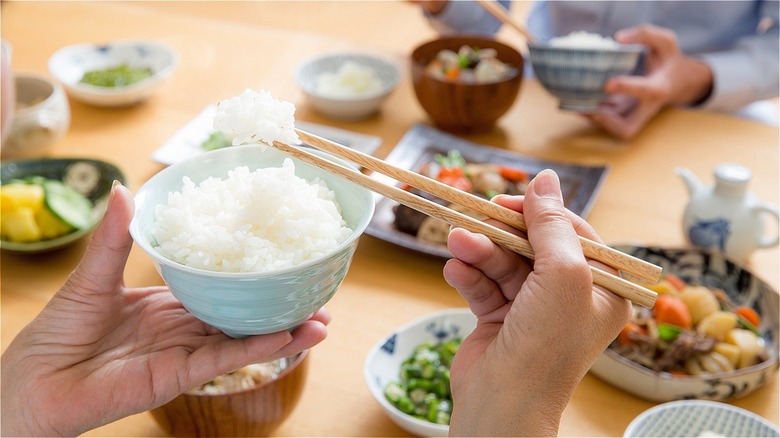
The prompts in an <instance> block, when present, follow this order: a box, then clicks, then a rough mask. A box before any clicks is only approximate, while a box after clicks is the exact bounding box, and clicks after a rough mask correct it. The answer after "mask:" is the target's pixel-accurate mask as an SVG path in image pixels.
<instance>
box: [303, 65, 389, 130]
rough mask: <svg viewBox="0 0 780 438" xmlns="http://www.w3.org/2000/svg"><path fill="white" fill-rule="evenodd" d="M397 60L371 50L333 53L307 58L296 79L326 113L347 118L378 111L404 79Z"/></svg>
mask: <svg viewBox="0 0 780 438" xmlns="http://www.w3.org/2000/svg"><path fill="white" fill-rule="evenodd" d="M400 76H401V74H400V70H399V69H398V67H397V66H396V65H395V63H393V62H391V61H389V60H387V59H385V58H382V57H379V56H376V55H371V54H367V53H332V54H326V55H322V56H318V57H315V58H312V59H309V60H307V61H304V62H303V63H302V64H301V65H300V66H299V67H298V69H297V70H296V72H295V81H296V83H297V84H298V86H299V87H300V89H301V90H302V91H303V94H304V95H305V96H306V99H307V100H308V101H309V103H310V104H311V105H312V106H313V107H314V109H316V110H317V111H319V112H321V113H322V114H324V115H326V116H328V117H330V118H332V119H335V120H344V121H355V120H361V119H365V118H366V117H369V116H371V115H372V114H374V113H376V112H377V111H378V110H379V108H380V107H381V105H382V103H383V102H384V101H385V99H387V97H388V96H389V95H390V93H392V92H393V90H394V89H395V87H396V86H397V85H398V81H399V80H400Z"/></svg>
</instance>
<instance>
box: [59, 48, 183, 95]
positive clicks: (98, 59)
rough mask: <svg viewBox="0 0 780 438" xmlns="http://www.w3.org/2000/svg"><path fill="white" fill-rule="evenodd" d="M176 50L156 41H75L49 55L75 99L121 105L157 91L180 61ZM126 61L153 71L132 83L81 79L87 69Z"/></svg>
mask: <svg viewBox="0 0 780 438" xmlns="http://www.w3.org/2000/svg"><path fill="white" fill-rule="evenodd" d="M178 62H179V57H178V55H177V54H176V52H175V51H174V50H173V49H172V48H170V47H168V46H167V45H165V44H162V43H159V42H156V41H144V40H137V41H133V40H127V41H114V42H110V43H106V44H90V43H85V44H75V45H72V46H67V47H63V48H62V49H60V50H58V51H56V52H55V53H54V54H53V55H52V56H51V58H49V72H51V74H52V75H53V76H54V77H55V78H57V80H59V81H60V83H62V85H63V86H64V87H65V90H66V91H67V92H68V94H69V95H70V96H71V97H73V98H74V99H77V100H80V101H82V102H84V103H87V104H90V105H95V106H106V107H118V106H128V105H133V104H137V103H140V102H142V101H144V100H146V99H148V98H149V97H150V96H151V95H152V94H154V93H155V92H157V91H158V90H159V89H160V87H161V86H162V85H163V83H164V82H165V81H166V80H167V79H168V78H169V77H170V76H171V74H172V73H173V71H174V70H175V68H176V66H177V65H178ZM123 64H126V65H128V66H130V67H135V68H150V69H151V70H152V75H151V76H150V77H148V78H146V79H143V80H141V81H138V82H135V83H132V84H130V85H125V86H119V87H101V86H96V85H90V84H85V83H82V82H80V81H81V78H82V77H83V76H84V73H87V72H89V71H94V70H101V69H106V68H112V67H117V66H120V65H123Z"/></svg>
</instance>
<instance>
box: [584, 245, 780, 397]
mask: <svg viewBox="0 0 780 438" xmlns="http://www.w3.org/2000/svg"><path fill="white" fill-rule="evenodd" d="M614 248H616V249H617V250H619V251H622V252H625V253H627V254H631V255H633V256H635V257H637V258H640V259H642V260H647V261H649V262H650V263H653V264H656V265H659V266H661V267H662V268H663V271H664V272H665V273H672V274H675V275H676V276H678V277H679V278H681V279H682V280H684V281H686V282H687V283H689V284H700V285H704V286H708V287H712V288H718V289H722V290H723V291H724V292H725V293H726V295H728V297H729V299H730V300H731V302H732V303H734V304H735V305H736V306H750V307H752V308H753V309H756V311H757V312H758V314H759V316H760V317H761V323H760V325H759V326H758V327H757V328H758V331H759V332H760V333H761V337H762V339H763V342H764V343H765V345H766V348H767V351H768V353H769V359H768V360H766V361H764V362H761V363H759V364H756V365H753V366H750V367H747V368H740V369H736V370H734V371H729V372H724V373H717V374H705V375H700V376H676V375H672V374H670V373H666V372H656V371H653V370H651V369H649V368H646V367H644V366H642V365H640V364H638V363H636V362H634V361H632V360H630V359H627V358H625V357H623V356H621V355H619V354H618V353H616V352H615V351H613V350H612V349H609V348H608V349H607V350H605V351H604V353H602V354H601V356H599V358H598V359H597V360H596V362H595V363H594V364H593V366H592V367H591V369H590V372H591V373H593V375H595V376H597V377H599V378H600V379H601V380H604V381H605V382H607V383H610V384H612V385H614V386H616V387H618V388H620V389H622V390H624V391H626V392H628V393H630V394H633V395H635V396H637V397H640V398H643V399H646V400H651V401H656V402H668V401H674V400H684V399H704V400H718V401H727V400H734V399H737V398H740V397H744V396H746V395H748V394H750V393H751V392H753V391H755V390H756V389H758V388H761V387H762V386H764V385H766V384H767V383H769V382H771V381H772V380H774V379H775V378H776V375H777V371H778V350H779V348H778V342H779V341H778V339H780V322H778V321H779V320H780V317H779V316H778V312H779V311H780V304H779V300H778V293H777V292H776V291H775V290H773V289H772V287H771V286H769V285H768V284H767V283H765V282H764V281H762V280H761V279H760V278H758V277H756V276H755V275H753V274H752V273H751V272H749V271H748V270H747V269H745V268H744V267H742V266H740V265H738V264H737V263H736V262H733V261H731V260H729V259H727V258H726V257H724V256H723V255H722V254H720V253H717V252H707V251H704V250H699V249H694V248H660V247H644V246H631V245H617V246H614Z"/></svg>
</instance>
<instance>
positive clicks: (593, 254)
mask: <svg viewBox="0 0 780 438" xmlns="http://www.w3.org/2000/svg"><path fill="white" fill-rule="evenodd" d="M296 132H297V134H298V136H299V137H301V139H302V140H303V141H305V142H306V143H308V144H309V145H311V146H313V147H315V148H318V149H321V150H323V151H325V152H329V153H331V154H333V155H335V156H338V157H341V158H344V159H346V160H348V161H351V162H354V163H357V164H360V165H362V166H364V167H366V168H367V169H371V170H374V171H376V172H379V173H382V174H385V175H387V176H390V177H392V178H394V179H396V180H398V181H401V182H404V183H407V184H409V185H412V186H415V187H417V188H419V189H421V190H425V191H427V192H429V193H431V194H434V195H436V196H439V197H441V198H443V199H446V200H448V201H450V202H454V203H457V204H459V205H463V206H465V207H468V208H471V209H473V210H475V211H479V212H481V213H483V214H485V215H487V216H489V217H492V218H494V219H497V220H500V221H502V222H504V223H506V224H508V225H511V226H513V227H515V228H517V229H519V230H523V231H525V230H526V228H525V221H524V219H523V216H522V215H521V214H519V213H517V212H515V211H512V210H509V209H507V208H504V207H501V206H499V205H497V204H495V203H492V202H489V201H486V200H484V199H482V198H479V197H477V196H474V195H471V194H469V193H466V192H463V191H461V190H457V189H453V188H452V187H449V186H447V185H445V184H442V183H440V182H438V181H435V180H432V179H430V178H427V177H424V176H422V175H420V174H418V173H415V172H412V171H409V170H406V169H400V168H397V167H394V166H391V165H389V164H387V163H386V162H384V161H382V160H379V159H377V158H375V157H372V156H370V155H366V154H363V153H361V152H358V151H355V150H353V149H349V148H347V147H345V146H342V145H339V144H338V143H334V142H331V141H329V140H326V139H323V138H321V137H318V136H315V135H312V134H309V133H307V132H304V131H301V130H297V129H296ZM274 147H276V148H277V149H279V150H281V151H282V152H285V153H286V154H288V155H290V156H293V157H296V158H298V159H300V160H302V161H305V162H308V163H310V164H313V165H315V166H317V167H320V168H322V169H324V170H326V171H328V172H331V173H334V174H338V175H340V176H342V177H344V178H346V179H348V180H350V181H352V182H354V183H356V184H359V185H361V186H363V187H366V188H368V189H369V190H372V191H374V192H376V193H379V194H381V195H383V196H385V197H388V198H390V199H393V200H395V201H397V202H400V203H402V204H404V205H406V206H408V207H410V208H413V209H415V210H418V211H421V212H423V213H425V214H427V215H429V216H432V217H435V218H437V219H441V220H443V221H445V222H447V223H449V224H451V225H454V226H458V227H462V228H465V229H468V230H470V231H473V232H477V233H481V234H484V235H486V236H488V237H489V238H490V239H491V240H493V241H494V242H495V243H497V244H498V245H501V246H503V247H505V248H507V249H510V250H512V251H514V252H516V253H518V254H521V255H523V256H525V257H527V258H529V259H533V256H534V255H533V249H532V248H531V245H530V243H528V241H527V240H526V239H524V238H522V237H519V236H516V235H514V234H512V233H509V232H506V231H504V230H501V229H498V228H496V227H493V226H491V225H489V224H487V223H485V222H482V221H479V220H476V219H473V218H471V217H469V216H466V215H464V214H462V213H459V212H457V211H454V210H452V209H449V208H447V207H444V206H441V205H439V204H437V203H435V202H431V201H429V200H427V199H424V198H422V197H420V196H417V195H414V194H412V193H410V192H408V191H406V190H402V189H400V188H398V187H393V186H389V185H386V184H383V183H381V182H379V181H377V180H375V179H373V178H371V177H369V176H366V175H364V174H362V173H361V172H359V171H356V170H354V169H350V168H347V167H344V166H341V165H339V164H336V163H334V162H331V161H329V160H326V159H323V158H320V157H318V156H316V155H313V154H311V153H309V152H306V151H304V150H301V149H299V148H296V147H293V146H290V145H287V144H284V143H281V142H274ZM580 241H581V243H582V246H583V252H584V254H585V256H586V257H588V258H590V259H593V260H597V261H600V262H602V263H604V264H606V265H609V266H611V267H613V268H615V269H617V270H622V271H625V272H628V273H630V274H632V275H634V276H636V277H639V278H642V279H646V280H648V281H651V282H656V281H658V279H659V277H660V274H661V268H659V267H657V266H655V265H652V264H650V263H647V262H645V261H643V260H640V259H637V258H634V257H631V256H629V255H627V254H623V253H621V252H619V251H616V250H614V249H612V248H609V247H607V246H605V245H601V244H599V243H596V242H593V241H591V240H588V239H584V238H580ZM591 272H592V274H593V280H594V283H595V284H597V285H599V286H602V287H604V288H606V289H609V290H611V291H613V292H614V293H616V294H618V295H620V296H622V297H624V298H627V299H629V300H631V301H633V302H635V303H637V304H639V305H642V306H645V307H652V306H653V304H654V302H655V297H656V294H655V292H652V291H650V290H647V289H645V288H643V287H641V286H638V285H636V284H634V283H631V282H629V281H626V280H624V279H622V278H620V277H617V276H615V275H612V274H609V273H607V272H604V271H600V270H598V269H597V268H595V267H591Z"/></svg>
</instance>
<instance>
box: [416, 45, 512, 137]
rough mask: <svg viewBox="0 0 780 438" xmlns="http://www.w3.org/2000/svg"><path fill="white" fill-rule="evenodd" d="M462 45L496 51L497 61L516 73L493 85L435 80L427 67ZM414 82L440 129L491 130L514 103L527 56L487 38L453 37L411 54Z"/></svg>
mask: <svg viewBox="0 0 780 438" xmlns="http://www.w3.org/2000/svg"><path fill="white" fill-rule="evenodd" d="M462 46H470V47H473V48H480V49H484V48H492V49H495V50H496V51H497V58H498V59H499V60H500V61H502V62H504V63H505V64H508V65H510V66H511V67H513V68H514V69H515V71H516V74H514V75H511V76H510V77H508V78H506V79H504V80H501V81H498V82H490V83H481V84H477V83H467V82H463V81H454V80H444V79H440V78H437V77H434V76H433V75H431V74H430V73H428V72H427V71H426V67H427V66H428V64H430V63H431V61H433V60H434V59H435V58H436V55H437V54H438V53H439V52H440V51H442V50H445V49H448V50H452V51H454V52H457V51H458V49H460V48H461V47H462ZM411 61H412V82H413V84H414V92H415V95H416V96H417V100H418V102H420V105H421V106H422V107H423V109H424V110H425V112H427V113H428V116H430V118H431V120H433V122H434V123H435V124H436V125H437V126H438V127H439V128H442V129H444V130H447V131H453V132H479V131H486V130H489V129H491V128H492V127H493V126H494V125H495V123H496V121H497V120H498V119H499V118H501V116H503V115H504V114H506V112H507V111H509V109H510V108H511V107H512V104H514V102H515V99H516V98H517V94H518V92H519V91H520V83H521V81H522V78H523V56H522V55H521V54H520V52H518V51H517V50H515V49H514V48H512V47H510V46H508V45H506V44H504V43H501V42H499V41H496V40H495V39H491V38H488V37H484V36H476V35H453V36H443V37H441V38H438V39H435V40H432V41H428V42H426V43H423V44H422V45H420V46H418V47H417V48H415V49H414V51H413V52H412V55H411Z"/></svg>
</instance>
